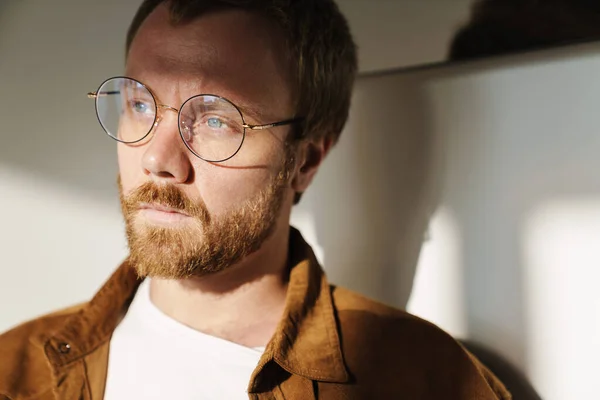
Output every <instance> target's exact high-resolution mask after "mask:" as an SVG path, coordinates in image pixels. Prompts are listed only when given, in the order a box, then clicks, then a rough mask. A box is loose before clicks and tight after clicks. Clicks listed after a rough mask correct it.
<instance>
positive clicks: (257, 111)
mask: <svg viewBox="0 0 600 400" xmlns="http://www.w3.org/2000/svg"><path fill="white" fill-rule="evenodd" d="M230 101H231V102H232V103H233V104H235V105H236V106H237V107H238V108H239V109H240V111H241V112H242V115H243V116H244V118H245V117H246V116H248V117H250V118H252V119H254V120H255V121H256V122H258V123H260V124H267V123H271V122H272V121H265V119H266V117H265V113H264V111H263V110H265V109H266V108H265V107H264V106H262V105H256V104H250V103H245V102H241V101H235V102H234V101H233V100H230Z"/></svg>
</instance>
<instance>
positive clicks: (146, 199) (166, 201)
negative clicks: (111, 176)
mask: <svg viewBox="0 0 600 400" xmlns="http://www.w3.org/2000/svg"><path fill="white" fill-rule="evenodd" d="M119 183H120V182H119ZM121 193H122V191H121ZM122 197H123V198H122V200H121V201H122V204H123V207H124V208H125V209H126V210H127V211H129V212H134V211H136V210H138V209H139V208H140V205H141V204H142V203H147V204H151V205H152V204H156V205H161V206H164V207H170V208H175V209H177V210H181V211H182V212H183V213H185V214H187V215H189V216H191V217H196V218H199V219H200V220H201V221H202V222H203V223H204V224H208V223H210V214H209V213H208V209H207V208H206V205H205V204H204V202H203V201H202V200H197V201H192V200H191V199H190V198H189V197H188V196H187V195H186V194H185V193H184V192H183V190H181V189H180V188H178V187H177V186H175V185H173V184H161V185H158V184H156V183H155V182H151V181H149V182H144V183H143V184H142V185H140V186H138V187H137V188H135V189H134V190H133V191H132V192H131V193H129V194H128V195H127V196H125V195H123V196H122Z"/></svg>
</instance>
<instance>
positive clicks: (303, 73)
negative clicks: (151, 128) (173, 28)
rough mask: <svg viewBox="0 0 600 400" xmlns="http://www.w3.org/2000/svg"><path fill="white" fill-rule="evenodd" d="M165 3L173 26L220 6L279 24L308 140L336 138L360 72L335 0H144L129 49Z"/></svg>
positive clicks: (350, 39)
mask: <svg viewBox="0 0 600 400" xmlns="http://www.w3.org/2000/svg"><path fill="white" fill-rule="evenodd" d="M161 3H166V4H167V5H168V7H169V12H170V15H171V22H172V23H173V24H178V23H184V22H187V21H191V20H193V19H195V18H197V17H199V16H200V15H202V14H204V13H206V12H209V11H215V10H220V9H227V8H238V9H244V10H248V11H253V12H257V13H259V14H261V15H263V16H265V17H267V18H268V19H270V20H271V21H273V22H275V23H277V24H278V26H279V27H280V28H281V30H282V32H283V33H284V37H285V40H286V45H287V46H286V48H288V49H289V51H290V53H289V57H290V59H291V61H292V63H291V64H292V68H293V71H291V76H292V77H293V80H294V82H293V85H294V87H293V88H292V90H294V91H295V92H294V94H295V96H294V99H295V107H296V115H297V116H300V117H303V118H304V121H303V123H302V126H301V128H300V130H301V132H300V133H301V134H302V136H304V137H306V138H309V139H310V138H322V137H325V138H330V139H333V142H336V141H337V140H338V138H339V136H340V134H341V132H342V129H343V128H344V125H345V123H346V120H347V119H348V111H349V108H350V98H351V94H352V87H353V85H354V80H355V76H356V72H357V56H356V45H355V43H354V41H353V39H352V35H351V34H350V29H349V27H348V23H347V21H346V19H345V18H344V16H343V15H342V14H341V12H340V11H339V9H338V7H337V5H336V4H335V2H334V1H333V0H144V2H143V3H142V4H141V6H140V8H139V9H138V11H137V13H136V15H135V17H134V18H133V21H132V23H131V26H130V27H129V31H128V32H127V44H126V51H127V53H129V48H130V46H131V43H132V41H133V39H134V37H135V35H136V33H137V32H138V30H139V28H140V26H141V25H142V23H143V22H144V20H145V19H146V18H147V17H148V15H150V13H152V11H153V10H154V9H155V8H156V7H157V6H158V5H159V4H161Z"/></svg>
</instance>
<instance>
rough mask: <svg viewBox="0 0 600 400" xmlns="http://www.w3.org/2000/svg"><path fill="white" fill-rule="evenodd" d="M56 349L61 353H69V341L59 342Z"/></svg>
mask: <svg viewBox="0 0 600 400" xmlns="http://www.w3.org/2000/svg"><path fill="white" fill-rule="evenodd" d="M58 351H60V352H61V353H62V354H69V352H70V351H71V345H70V344H69V343H61V344H59V345H58Z"/></svg>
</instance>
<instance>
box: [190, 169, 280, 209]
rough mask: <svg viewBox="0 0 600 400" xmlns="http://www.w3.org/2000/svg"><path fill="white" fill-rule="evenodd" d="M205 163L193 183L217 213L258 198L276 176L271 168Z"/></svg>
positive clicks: (209, 206)
mask: <svg viewBox="0 0 600 400" xmlns="http://www.w3.org/2000/svg"><path fill="white" fill-rule="evenodd" d="M204 164H205V165H199V166H198V167H196V168H195V174H196V175H195V182H194V186H196V190H197V192H198V193H199V195H200V196H201V197H202V199H203V201H204V203H205V205H206V207H207V209H208V211H209V212H210V213H211V214H212V215H214V216H219V215H222V214H225V213H227V212H229V211H231V210H235V209H238V208H239V207H240V206H241V205H243V204H244V203H245V202H246V201H248V200H252V199H254V198H256V197H257V196H258V194H259V193H260V192H261V191H263V190H264V189H266V188H267V187H268V186H269V184H270V183H271V180H272V176H273V174H272V171H271V170H270V169H269V168H255V169H233V168H227V167H223V166H218V165H214V164H209V163H204Z"/></svg>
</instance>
